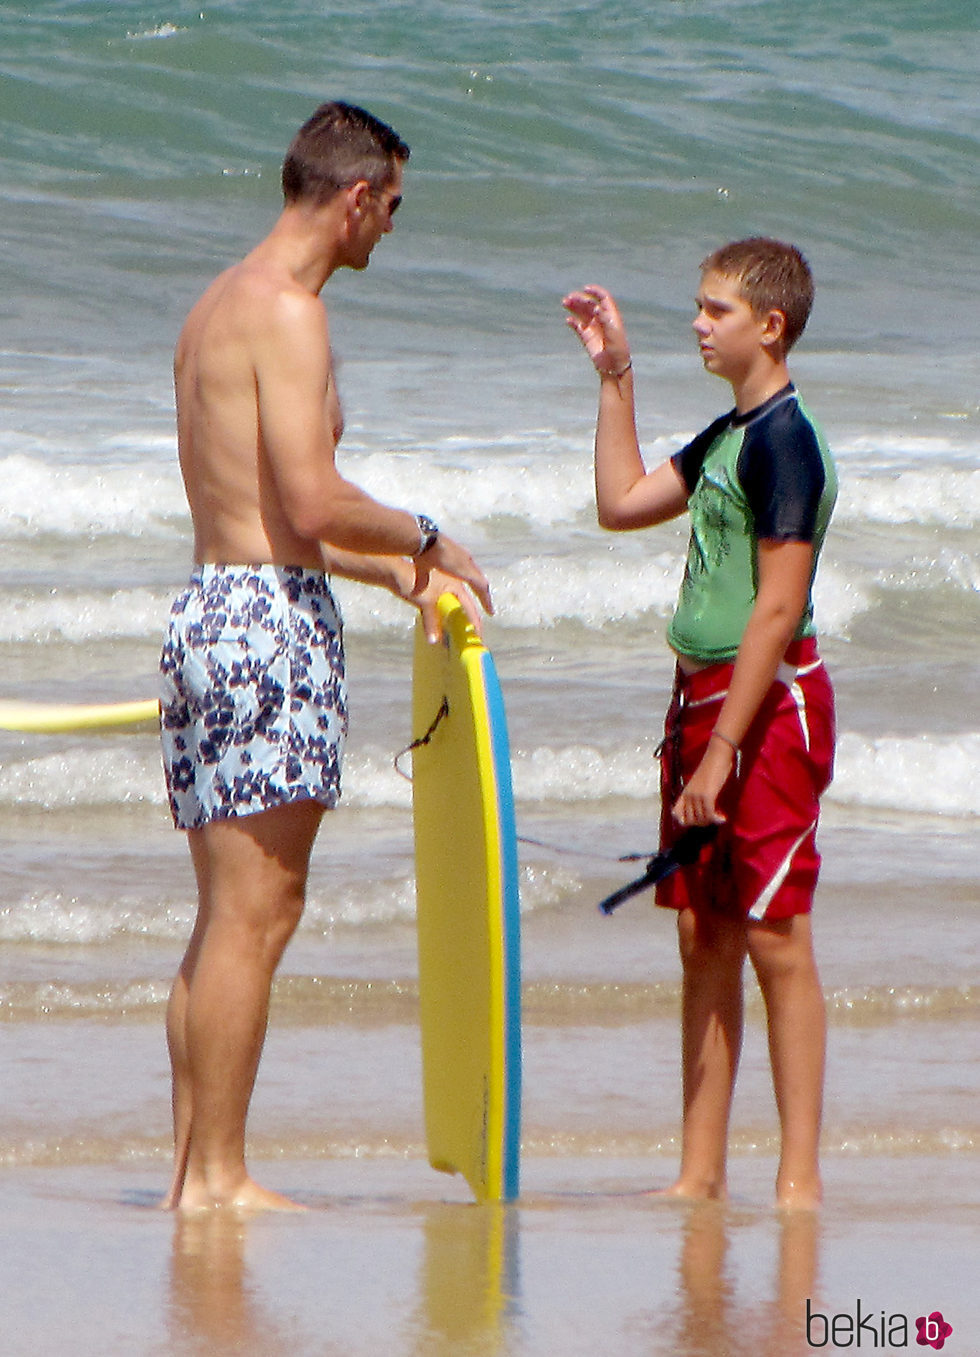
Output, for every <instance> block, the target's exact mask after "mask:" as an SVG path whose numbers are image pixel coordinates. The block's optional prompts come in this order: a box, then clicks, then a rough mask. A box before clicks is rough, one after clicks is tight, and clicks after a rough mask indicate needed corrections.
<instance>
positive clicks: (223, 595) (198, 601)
mask: <svg viewBox="0 0 980 1357" xmlns="http://www.w3.org/2000/svg"><path fill="white" fill-rule="evenodd" d="M160 709H161V739H162V745H163V763H164V772H165V774H166V779H167V792H168V795H169V798H170V809H171V811H172V813H173V817H174V824H175V825H176V826H177V828H178V829H199V828H200V827H201V826H202V825H205V824H207V823H208V822H209V821H211V820H221V819H225V818H227V817H229V816H240V815H250V814H253V813H255V812H256V811H262V810H269V809H271V808H272V807H273V806H281V805H286V804H287V803H289V802H292V801H300V800H314V801H319V802H320V803H321V804H322V805H324V806H326V807H327V808H332V807H333V806H335V805H336V803H337V801H338V799H339V797H340V763H341V755H342V753H343V746H344V739H345V737H346V734H347V690H346V684H345V678H344V650H343V625H342V622H341V618H340V613H339V611H338V609H337V605H336V603H335V602H334V599H333V595H332V594H331V592H330V586H329V583H328V581H327V577H326V576H325V575H324V574H323V573H322V572H321V571H316V570H306V569H303V568H301V567H298V566H279V565H199V566H196V567H195V569H194V571H193V573H192V575H191V578H190V581H189V583H188V585H187V587H186V589H184V590H183V591H182V592H181V593H180V594H178V596H177V598H176V599H175V600H174V604H173V607H172V609H171V612H170V625H169V629H168V632H167V635H166V638H165V640H164V646H163V653H162V655H161V657H160Z"/></svg>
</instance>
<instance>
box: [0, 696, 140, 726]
mask: <svg viewBox="0 0 980 1357" xmlns="http://www.w3.org/2000/svg"><path fill="white" fill-rule="evenodd" d="M159 720H160V704H159V703H158V702H157V700H156V698H151V699H147V700H146V701H141V702H17V701H7V700H4V699H0V730H19V731H24V732H25V733H28V734H35V735H57V734H61V733H64V732H71V731H78V730H110V729H114V728H116V727H119V726H139V725H148V724H151V723H158V722H159Z"/></svg>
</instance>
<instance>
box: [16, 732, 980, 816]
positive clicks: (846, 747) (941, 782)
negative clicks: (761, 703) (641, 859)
mask: <svg viewBox="0 0 980 1357" xmlns="http://www.w3.org/2000/svg"><path fill="white" fill-rule="evenodd" d="M396 752H397V751H395V750H388V749H383V748H381V747H379V746H377V745H374V746H367V747H361V748H360V749H358V750H356V751H354V752H352V753H351V755H350V757H349V758H348V759H347V760H346V762H345V765H344V797H343V805H344V806H345V807H347V808H350V809H352V810H364V809H377V808H385V807H391V808H397V809H401V810H405V811H408V810H409V809H410V808H411V786H410V784H409V782H408V781H407V780H406V779H405V778H403V777H400V776H399V774H398V773H397V772H396V771H395V769H394V766H393V760H394V755H395V753H396ZM511 762H512V771H513V781H514V795H515V800H516V802H517V805H518V808H520V807H521V806H533V805H540V804H542V803H546V802H561V803H565V804H567V805H580V806H584V805H590V804H596V803H599V802H602V801H606V800H608V799H610V798H616V797H623V798H626V799H629V800H647V799H649V798H652V797H655V796H656V795H657V765H656V763H655V761H654V758H653V742H652V741H650V742H644V743H638V744H621V745H618V746H614V747H612V748H608V747H603V746H602V745H601V744H598V743H597V744H593V745H586V744H569V745H565V746H557V747H556V746H549V745H542V746H539V747H537V748H527V749H517V750H514V751H513V754H512V760H511ZM409 766H410V765H409ZM828 795H829V797H830V798H831V799H832V800H833V801H835V802H837V803H839V804H843V805H860V806H867V807H873V808H878V809H883V810H890V811H898V812H906V813H909V814H926V815H940V816H954V817H962V816H975V815H980V734H978V733H971V734H966V735H961V736H955V737H953V736H941V735H921V736H909V737H901V736H882V737H877V738H868V737H866V736H863V735H860V734H858V733H855V732H845V733H844V734H842V735H841V737H840V740H839V744H838V753H837V772H836V776H835V779H834V782H833V784H832V787H831V790H830V792H829V793H828ZM13 805H18V806H21V807H25V808H26V807H35V808H43V809H48V810H54V809H61V808H66V807H76V808H83V807H99V806H106V807H108V806H134V807H138V806H145V807H150V808H154V807H163V806H165V805H166V794H165V791H164V785H163V775H162V772H161V768H160V756H159V751H158V748H157V742H156V739H155V738H153V737H152V736H142V737H138V736H134V737H130V738H126V739H119V740H113V741H112V743H111V744H110V745H107V746H106V747H105V748H99V747H98V745H97V744H96V743H94V742H91V741H87V742H86V743H85V745H84V746H83V747H73V748H69V749H66V750H62V751H59V752H58V753H52V754H43V755H40V756H38V757H34V758H31V757H28V758H26V759H23V760H21V761H11V760H9V759H8V761H7V762H6V763H5V764H4V766H3V767H0V807H2V806H13Z"/></svg>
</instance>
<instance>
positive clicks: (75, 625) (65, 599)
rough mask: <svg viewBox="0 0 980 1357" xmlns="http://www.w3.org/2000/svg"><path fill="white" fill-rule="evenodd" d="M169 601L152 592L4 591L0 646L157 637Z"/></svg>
mask: <svg viewBox="0 0 980 1357" xmlns="http://www.w3.org/2000/svg"><path fill="white" fill-rule="evenodd" d="M172 601H173V600H172V596H171V594H169V593H166V594H165V593H163V592H160V591H156V590H153V589H116V590H114V591H113V592H112V593H106V594H97V593H82V594H76V593H72V592H71V591H70V590H65V589H51V590H49V591H48V593H46V594H45V595H44V596H43V597H41V598H37V597H31V596H24V595H21V596H18V595H17V594H14V593H8V594H7V595H6V596H4V597H3V598H0V642H3V641H7V642H25V641H31V642H35V643H38V644H43V643H44V642H48V641H72V642H75V643H78V642H83V641H111V640H122V639H126V638H143V637H146V638H150V637H152V638H162V636H163V630H164V627H165V625H166V619H167V614H168V612H169V609H170V604H171V602H172Z"/></svg>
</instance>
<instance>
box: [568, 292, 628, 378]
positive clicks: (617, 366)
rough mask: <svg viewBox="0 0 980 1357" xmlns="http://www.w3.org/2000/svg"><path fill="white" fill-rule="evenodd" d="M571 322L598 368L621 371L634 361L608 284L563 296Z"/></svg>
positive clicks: (603, 370) (600, 372)
mask: <svg viewBox="0 0 980 1357" xmlns="http://www.w3.org/2000/svg"><path fill="white" fill-rule="evenodd" d="M562 305H563V306H564V308H565V310H566V311H567V312H568V317H567V323H568V325H569V327H570V328H571V329H572V330H574V331H575V333H576V334H577V335H578V337H579V339H580V340H581V341H582V344H583V346H584V348H585V351H586V353H587V354H588V355H589V357H590V358H591V359H592V363H593V365H594V367H595V369H596V371H597V372H598V373H599V374H600V376H601V375H602V374H603V373H617V374H618V373H621V372H622V371H623V370H624V369H625V368H627V367H629V363H630V346H629V339H628V338H627V335H626V326H625V325H624V324H623V318H622V316H621V315H620V313H619V307H618V306H617V305H616V303H615V301H614V300H613V297H612V295H611V294H610V293H609V292H607V291H606V289H605V288H604V287H599V286H598V284H596V283H592V284H590V285H589V286H588V287H583V288H582V289H581V290H580V291H578V292H570V293H569V294H568V296H567V297H564V298H563V299H562Z"/></svg>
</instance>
